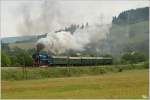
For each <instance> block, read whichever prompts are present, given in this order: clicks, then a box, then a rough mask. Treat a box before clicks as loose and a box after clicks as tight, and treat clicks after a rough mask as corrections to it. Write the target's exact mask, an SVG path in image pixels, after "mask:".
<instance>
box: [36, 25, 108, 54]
mask: <svg viewBox="0 0 150 100" xmlns="http://www.w3.org/2000/svg"><path fill="white" fill-rule="evenodd" d="M108 31H109V27H108V25H102V26H101V27H100V26H88V27H86V28H84V29H78V30H77V31H76V32H75V33H74V34H71V33H70V32H65V31H61V32H58V33H54V32H50V33H48V35H47V37H46V38H41V39H40V40H38V42H37V44H43V45H44V47H45V48H46V49H47V50H48V51H50V52H52V53H54V54H61V53H64V52H66V51H67V50H75V51H83V50H84V49H85V47H86V46H87V45H88V44H91V43H93V42H97V41H99V40H100V39H104V38H105V36H106V34H107V33H108Z"/></svg>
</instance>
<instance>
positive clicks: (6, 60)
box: [1, 52, 11, 67]
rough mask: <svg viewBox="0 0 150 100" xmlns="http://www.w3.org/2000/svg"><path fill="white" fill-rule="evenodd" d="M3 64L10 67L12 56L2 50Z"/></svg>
mask: <svg viewBox="0 0 150 100" xmlns="http://www.w3.org/2000/svg"><path fill="white" fill-rule="evenodd" d="M1 64H2V66H3V67H8V66H10V65H11V59H10V56H9V55H8V54H7V53H5V52H1Z"/></svg>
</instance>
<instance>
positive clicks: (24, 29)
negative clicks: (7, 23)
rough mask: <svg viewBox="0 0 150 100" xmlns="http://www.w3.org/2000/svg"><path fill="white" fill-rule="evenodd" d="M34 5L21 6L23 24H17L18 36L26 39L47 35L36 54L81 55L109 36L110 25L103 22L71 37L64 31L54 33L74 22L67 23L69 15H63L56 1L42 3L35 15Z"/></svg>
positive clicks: (70, 20) (38, 45) (44, 0)
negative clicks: (41, 51) (67, 53)
mask: <svg viewBox="0 0 150 100" xmlns="http://www.w3.org/2000/svg"><path fill="white" fill-rule="evenodd" d="M33 5H34V3H31V4H28V5H27V4H24V5H21V7H20V13H21V16H22V20H21V21H20V23H18V33H19V34H25V35H33V34H36V33H37V34H39V33H40V34H45V33H48V34H47V37H46V38H41V39H40V40H38V41H37V49H38V51H39V50H41V49H43V48H45V49H47V50H48V51H49V52H51V53H53V54H61V53H64V52H66V51H68V50H74V51H84V50H85V49H86V48H87V46H88V47H93V45H97V44H99V40H101V39H104V38H105V37H106V35H107V33H108V32H109V25H107V24H104V22H102V21H101V20H102V19H101V20H97V22H101V23H99V24H91V25H89V26H88V27H84V28H83V29H80V28H79V29H77V30H76V31H75V32H74V33H73V34H72V33H70V32H66V31H61V32H56V31H58V30H59V29H61V28H64V27H65V26H66V24H67V25H68V24H69V23H70V24H73V23H72V20H76V18H75V17H74V18H75V19H69V14H70V13H69V14H65V15H64V13H62V10H61V9H60V7H61V6H60V5H59V2H58V1H57V0H56V1H54V0H43V1H42V2H40V6H38V10H37V11H38V12H36V11H34V9H33ZM36 9H37V8H36ZM66 16H68V18H67V17H66ZM91 16H92V15H91ZM64 18H65V19H64ZM66 18H67V20H66ZM77 23H78V22H77ZM90 45H92V46H90ZM95 48H96V47H95Z"/></svg>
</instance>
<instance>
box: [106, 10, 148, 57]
mask: <svg viewBox="0 0 150 100" xmlns="http://www.w3.org/2000/svg"><path fill="white" fill-rule="evenodd" d="M108 44H109V47H110V49H111V53H112V54H122V53H125V52H133V51H140V52H143V53H145V54H146V55H148V53H149V50H148V49H149V7H145V8H138V9H135V10H133V9H132V10H128V11H123V12H121V13H120V14H119V16H118V17H113V21H112V27H111V29H110V34H109V36H108Z"/></svg>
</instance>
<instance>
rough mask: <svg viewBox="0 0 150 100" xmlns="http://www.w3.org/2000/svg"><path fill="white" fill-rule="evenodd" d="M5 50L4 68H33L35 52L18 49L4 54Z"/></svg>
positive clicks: (2, 58) (2, 57) (3, 55)
mask: <svg viewBox="0 0 150 100" xmlns="http://www.w3.org/2000/svg"><path fill="white" fill-rule="evenodd" d="M4 51H5V49H4V48H2V53H1V54H2V55H1V60H2V66H3V67H5V66H6V67H9V66H10V67H19V66H32V65H33V59H32V57H31V55H32V52H31V51H34V50H29V51H25V50H23V49H20V48H18V47H16V48H14V49H11V50H9V51H6V52H4Z"/></svg>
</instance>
